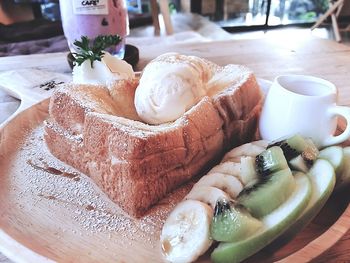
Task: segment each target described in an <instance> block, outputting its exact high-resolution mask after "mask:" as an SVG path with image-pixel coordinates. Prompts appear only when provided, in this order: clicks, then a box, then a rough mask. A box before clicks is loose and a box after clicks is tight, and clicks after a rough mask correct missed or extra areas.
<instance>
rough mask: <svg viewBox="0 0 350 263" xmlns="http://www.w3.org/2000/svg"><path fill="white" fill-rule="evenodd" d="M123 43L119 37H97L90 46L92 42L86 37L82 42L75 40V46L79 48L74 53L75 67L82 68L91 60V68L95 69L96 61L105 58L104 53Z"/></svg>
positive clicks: (83, 37)
mask: <svg viewBox="0 0 350 263" xmlns="http://www.w3.org/2000/svg"><path fill="white" fill-rule="evenodd" d="M121 41H122V38H121V37H120V36H119V35H107V36H101V35H100V36H97V37H96V38H95V40H94V41H93V43H92V45H90V40H89V38H88V37H86V36H82V37H81V40H80V41H79V40H75V41H74V43H73V44H74V45H75V46H76V47H77V51H78V52H76V53H72V55H73V57H74V61H73V63H74V65H76V64H78V66H80V65H81V64H82V63H83V62H84V61H86V60H90V63H91V67H93V63H94V61H101V59H102V57H103V54H104V53H103V51H104V50H105V49H106V48H108V47H110V46H116V45H118V44H119V43H120V42H121Z"/></svg>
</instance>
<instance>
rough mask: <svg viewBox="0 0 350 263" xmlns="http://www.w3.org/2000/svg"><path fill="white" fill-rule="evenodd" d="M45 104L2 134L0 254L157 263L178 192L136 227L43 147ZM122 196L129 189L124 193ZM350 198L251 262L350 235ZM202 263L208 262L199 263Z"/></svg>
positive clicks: (286, 256) (338, 199) (340, 196)
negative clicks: (161, 235) (162, 233)
mask: <svg viewBox="0 0 350 263" xmlns="http://www.w3.org/2000/svg"><path fill="white" fill-rule="evenodd" d="M47 108H48V101H47V100H46V101H43V102H42V103H39V104H37V105H35V106H33V107H31V108H29V109H27V110H26V111H24V112H22V113H20V114H19V115H18V116H17V117H16V118H14V119H13V120H12V121H11V122H10V123H9V124H8V125H6V126H5V127H4V128H3V129H2V130H1V133H0V171H1V172H0V200H1V202H0V211H1V212H0V248H1V249H2V252H3V253H4V254H5V255H7V256H8V257H9V258H11V259H13V260H15V261H25V262H48V261H51V260H53V261H60V262H62V261H64V262H162V261H164V259H163V258H162V256H161V252H160V245H159V241H158V239H159V233H160V229H161V226H162V223H163V221H164V219H165V218H166V217H167V214H168V213H169V211H170V210H171V208H172V207H173V206H174V205H175V204H176V202H178V200H180V199H181V198H182V197H183V196H184V195H185V194H186V192H187V191H189V189H190V184H189V185H187V186H185V187H183V188H181V189H179V190H178V191H177V192H176V193H174V194H173V195H171V196H169V197H168V198H167V199H166V200H164V201H162V202H161V203H160V204H158V205H157V206H156V207H154V208H153V209H152V210H151V211H150V213H149V214H148V215H146V216H145V217H143V218H140V219H134V218H130V217H129V216H127V215H126V214H125V213H123V211H121V210H120V209H119V208H118V207H117V206H116V205H115V204H113V203H112V202H110V201H109V200H108V199H107V198H106V197H105V195H104V194H103V193H102V192H101V191H100V190H99V189H98V188H97V187H96V186H95V185H94V184H93V183H92V181H91V180H90V179H89V178H87V177H86V176H84V175H83V174H80V173H79V172H77V171H75V170H74V169H72V168H70V167H67V166H66V165H64V164H63V163H61V162H60V161H58V160H56V159H55V158H54V157H52V156H51V155H50V153H49V152H48V150H47V148H46V146H45V143H44V141H43V124H42V123H43V121H44V120H45V118H46V117H47ZM125 191H127V189H125ZM349 199H350V196H349V195H348V194H347V193H344V192H339V193H336V194H333V195H332V197H331V198H330V200H329V201H328V202H327V204H326V206H325V207H324V209H323V210H322V211H321V212H320V214H319V215H318V216H317V217H316V218H315V220H314V221H313V222H312V223H310V224H309V225H308V226H307V228H305V229H304V230H303V231H302V232H300V233H299V234H298V235H297V236H296V237H295V238H294V239H293V240H291V241H290V242H288V243H287V244H285V245H283V244H282V243H283V242H284V241H283V242H282V243H280V242H279V243H276V242H275V243H274V244H272V245H270V246H268V247H267V248H265V249H264V250H262V251H261V252H259V253H258V254H256V255H254V256H253V257H251V258H250V259H248V261H249V262H271V261H278V260H281V261H290V262H305V261H309V260H311V259H314V258H316V257H318V256H319V255H320V254H321V253H323V252H324V251H326V250H327V249H329V248H330V247H332V246H333V245H334V244H335V243H336V242H337V241H338V240H339V239H340V238H341V237H342V236H343V235H344V234H345V233H346V232H347V230H348V229H349V228H350V206H349ZM199 261H200V262H208V261H209V254H207V255H204V256H202V257H201V258H200V260H199Z"/></svg>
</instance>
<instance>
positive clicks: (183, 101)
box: [134, 53, 209, 124]
mask: <svg viewBox="0 0 350 263" xmlns="http://www.w3.org/2000/svg"><path fill="white" fill-rule="evenodd" d="M208 72H209V70H206V64H205V62H204V61H203V60H202V59H200V58H197V57H192V56H184V55H179V54H176V53H171V54H169V53H168V54H164V55H162V56H160V57H158V58H157V59H155V60H153V61H151V62H150V63H149V64H148V65H147V66H146V67H145V69H144V71H143V73H142V76H141V79H140V82H139V85H138V87H137V88H136V92H135V100H134V102H135V108H136V111H137V113H138V115H139V117H140V118H141V119H142V120H143V121H144V122H146V123H149V124H161V123H165V122H169V121H174V120H176V119H178V118H179V117H181V116H182V115H183V114H184V113H185V112H186V111H187V110H188V109H190V108H191V107H192V106H193V105H195V104H196V103H197V102H198V101H199V100H200V99H201V98H202V97H203V96H205V94H206V92H207V91H206V83H207V81H208V78H209V76H208V74H207V73H208Z"/></svg>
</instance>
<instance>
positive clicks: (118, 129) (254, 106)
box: [45, 66, 262, 217]
mask: <svg viewBox="0 0 350 263" xmlns="http://www.w3.org/2000/svg"><path fill="white" fill-rule="evenodd" d="M237 67H238V68H235V70H238V71H239V72H240V74H242V76H240V78H239V79H238V81H236V82H235V83H234V85H231V86H229V87H227V88H226V89H224V90H221V91H220V92H218V93H217V94H215V95H213V96H211V97H208V96H207V97H204V98H203V99H202V100H201V101H200V102H199V103H197V104H196V105H195V106H193V107H192V108H191V109H190V110H188V111H187V112H186V113H185V114H184V115H183V116H182V117H181V118H179V119H178V120H176V121H174V122H171V123H166V124H161V125H156V126H153V125H147V124H145V123H142V122H140V121H139V119H138V116H137V114H136V111H135V108H134V105H133V96H134V94H135V88H136V86H137V80H135V79H134V80H128V81H125V80H124V81H119V82H117V83H116V84H115V86H114V88H113V89H111V90H108V89H107V88H105V87H102V86H90V85H74V84H68V85H66V86H65V87H62V89H60V90H59V91H57V92H55V93H54V95H53V96H52V98H51V101H50V108H49V113H50V118H49V120H47V122H46V125H45V131H46V132H45V141H46V143H47V146H48V148H49V149H50V151H51V153H52V154H53V155H54V156H56V157H57V158H58V159H60V160H61V161H63V162H65V163H68V164H69V165H71V166H73V167H75V168H76V169H78V170H80V171H82V172H83V173H85V174H87V175H88V176H90V177H91V178H92V179H93V181H94V182H95V183H96V184H97V185H98V186H99V187H100V188H101V189H102V190H103V191H104V192H105V193H106V194H107V195H108V196H109V197H110V198H111V199H112V200H113V201H114V202H116V203H117V204H118V205H120V206H121V207H122V208H123V209H124V210H125V211H126V212H127V213H129V214H130V215H133V216H136V217H139V216H141V215H143V214H144V213H145V212H146V211H147V210H148V209H149V207H150V206H151V205H153V204H155V203H156V202H158V201H159V200H160V199H162V198H163V197H164V196H165V195H166V194H167V193H169V192H170V191H172V190H174V189H175V188H176V187H178V186H179V185H181V184H183V183H185V182H186V181H188V180H189V179H191V178H192V177H193V176H195V175H197V174H199V173H201V172H202V171H204V170H206V169H208V168H209V167H210V166H211V165H212V164H213V163H214V162H215V161H217V160H218V158H220V157H221V156H222V155H223V153H224V152H225V151H226V150H227V149H229V148H232V147H233V146H236V145H239V144H242V143H244V142H247V141H249V140H251V139H253V138H254V136H255V134H256V130H257V123H258V118H259V115H260V111H261V103H262V93H261V91H260V88H259V86H258V84H257V82H256V79H255V76H254V75H253V73H252V72H251V71H249V70H248V69H246V68H244V67H241V66H237ZM240 67H241V68H240Z"/></svg>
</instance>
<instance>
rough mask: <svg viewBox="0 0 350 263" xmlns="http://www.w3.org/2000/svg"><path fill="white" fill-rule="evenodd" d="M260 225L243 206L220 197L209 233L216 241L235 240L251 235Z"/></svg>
mask: <svg viewBox="0 0 350 263" xmlns="http://www.w3.org/2000/svg"><path fill="white" fill-rule="evenodd" d="M262 226H263V224H262V222H261V221H260V220H258V219H256V218H254V217H252V216H251V215H250V214H249V212H248V211H247V210H246V209H245V208H244V207H242V206H239V205H237V204H235V203H234V202H233V201H229V200H226V199H220V200H218V201H217V203H216V206H215V210H214V217H213V219H212V222H211V225H210V234H211V237H212V239H214V240H217V241H224V242H235V241H239V240H243V239H245V238H247V237H249V236H251V235H253V234H254V233H255V232H256V231H257V230H258V229H260V228H261V227H262Z"/></svg>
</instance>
